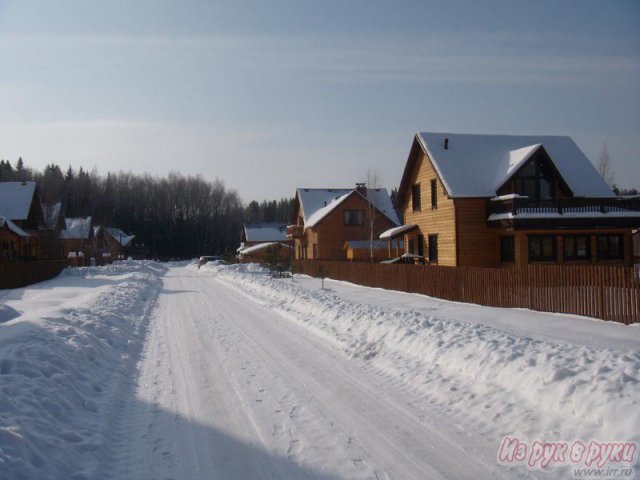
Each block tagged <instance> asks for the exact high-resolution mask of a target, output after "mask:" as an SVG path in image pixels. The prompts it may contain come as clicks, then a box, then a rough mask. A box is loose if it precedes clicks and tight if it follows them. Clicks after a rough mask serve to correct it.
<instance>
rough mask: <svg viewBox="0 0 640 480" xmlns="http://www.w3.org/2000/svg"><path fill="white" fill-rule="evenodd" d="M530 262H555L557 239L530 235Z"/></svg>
mask: <svg viewBox="0 0 640 480" xmlns="http://www.w3.org/2000/svg"><path fill="white" fill-rule="evenodd" d="M529 261H530V262H555V261H556V237H555V236H553V235H529Z"/></svg>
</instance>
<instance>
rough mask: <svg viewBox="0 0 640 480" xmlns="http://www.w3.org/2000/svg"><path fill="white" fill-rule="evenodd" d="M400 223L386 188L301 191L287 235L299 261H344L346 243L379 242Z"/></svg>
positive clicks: (297, 197)
mask: <svg viewBox="0 0 640 480" xmlns="http://www.w3.org/2000/svg"><path fill="white" fill-rule="evenodd" d="M399 223H400V222H399V220H398V216H397V214H396V212H395V210H394V209H393V205H392V203H391V199H390V198H389V194H388V193H387V190H386V189H384V188H376V189H372V188H370V189H367V188H366V187H365V186H364V185H359V186H358V187H356V188H352V189H320V188H299V189H298V190H297V191H296V198H295V206H294V224H293V225H290V226H289V228H288V234H289V236H290V238H292V239H293V242H294V243H293V249H294V256H295V258H296V259H322V260H345V259H346V252H345V248H344V247H345V243H346V242H348V241H358V240H370V239H371V238H374V239H375V240H377V239H378V235H380V233H382V232H383V231H385V230H387V229H389V228H391V227H394V226H397V225H398V224H399ZM375 240H374V241H375Z"/></svg>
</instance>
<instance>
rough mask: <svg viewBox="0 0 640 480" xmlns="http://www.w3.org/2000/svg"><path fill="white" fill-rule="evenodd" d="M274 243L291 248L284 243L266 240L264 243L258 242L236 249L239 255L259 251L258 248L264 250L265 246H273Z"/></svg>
mask: <svg viewBox="0 0 640 480" xmlns="http://www.w3.org/2000/svg"><path fill="white" fill-rule="evenodd" d="M275 245H278V246H279V247H280V248H291V246H290V245H287V244H286V243H280V242H266V243H258V244H257V245H252V246H250V247H247V248H243V249H240V250H238V253H239V254H240V255H249V254H251V253H255V252H259V251H260V250H264V249H265V248H269V247H273V246H275Z"/></svg>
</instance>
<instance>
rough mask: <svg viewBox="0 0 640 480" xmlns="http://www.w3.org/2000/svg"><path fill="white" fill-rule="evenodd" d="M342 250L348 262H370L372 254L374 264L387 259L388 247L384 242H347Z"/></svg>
mask: <svg viewBox="0 0 640 480" xmlns="http://www.w3.org/2000/svg"><path fill="white" fill-rule="evenodd" d="M343 249H344V251H345V253H346V258H347V260H349V261H350V262H368V261H371V253H372V252H373V261H374V262H380V261H382V260H385V259H386V258H388V246H387V242H385V241H384V240H374V241H373V242H371V241H370V240H348V241H346V242H345V243H344V247H343ZM400 253H402V252H400Z"/></svg>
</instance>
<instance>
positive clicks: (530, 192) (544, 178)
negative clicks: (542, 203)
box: [514, 157, 556, 200]
mask: <svg viewBox="0 0 640 480" xmlns="http://www.w3.org/2000/svg"><path fill="white" fill-rule="evenodd" d="M555 183H556V182H555V178H554V175H553V171H552V170H551V168H550V167H549V166H548V165H547V164H546V162H544V161H543V159H542V158H540V157H538V158H534V159H532V160H531V161H530V162H529V163H527V165H525V166H524V167H523V168H522V169H521V170H520V172H519V173H518V174H517V175H516V176H515V178H514V184H515V193H517V194H518V195H524V196H527V197H529V198H531V199H534V200H543V199H546V198H555V196H556V195H555V190H556V188H555Z"/></svg>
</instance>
